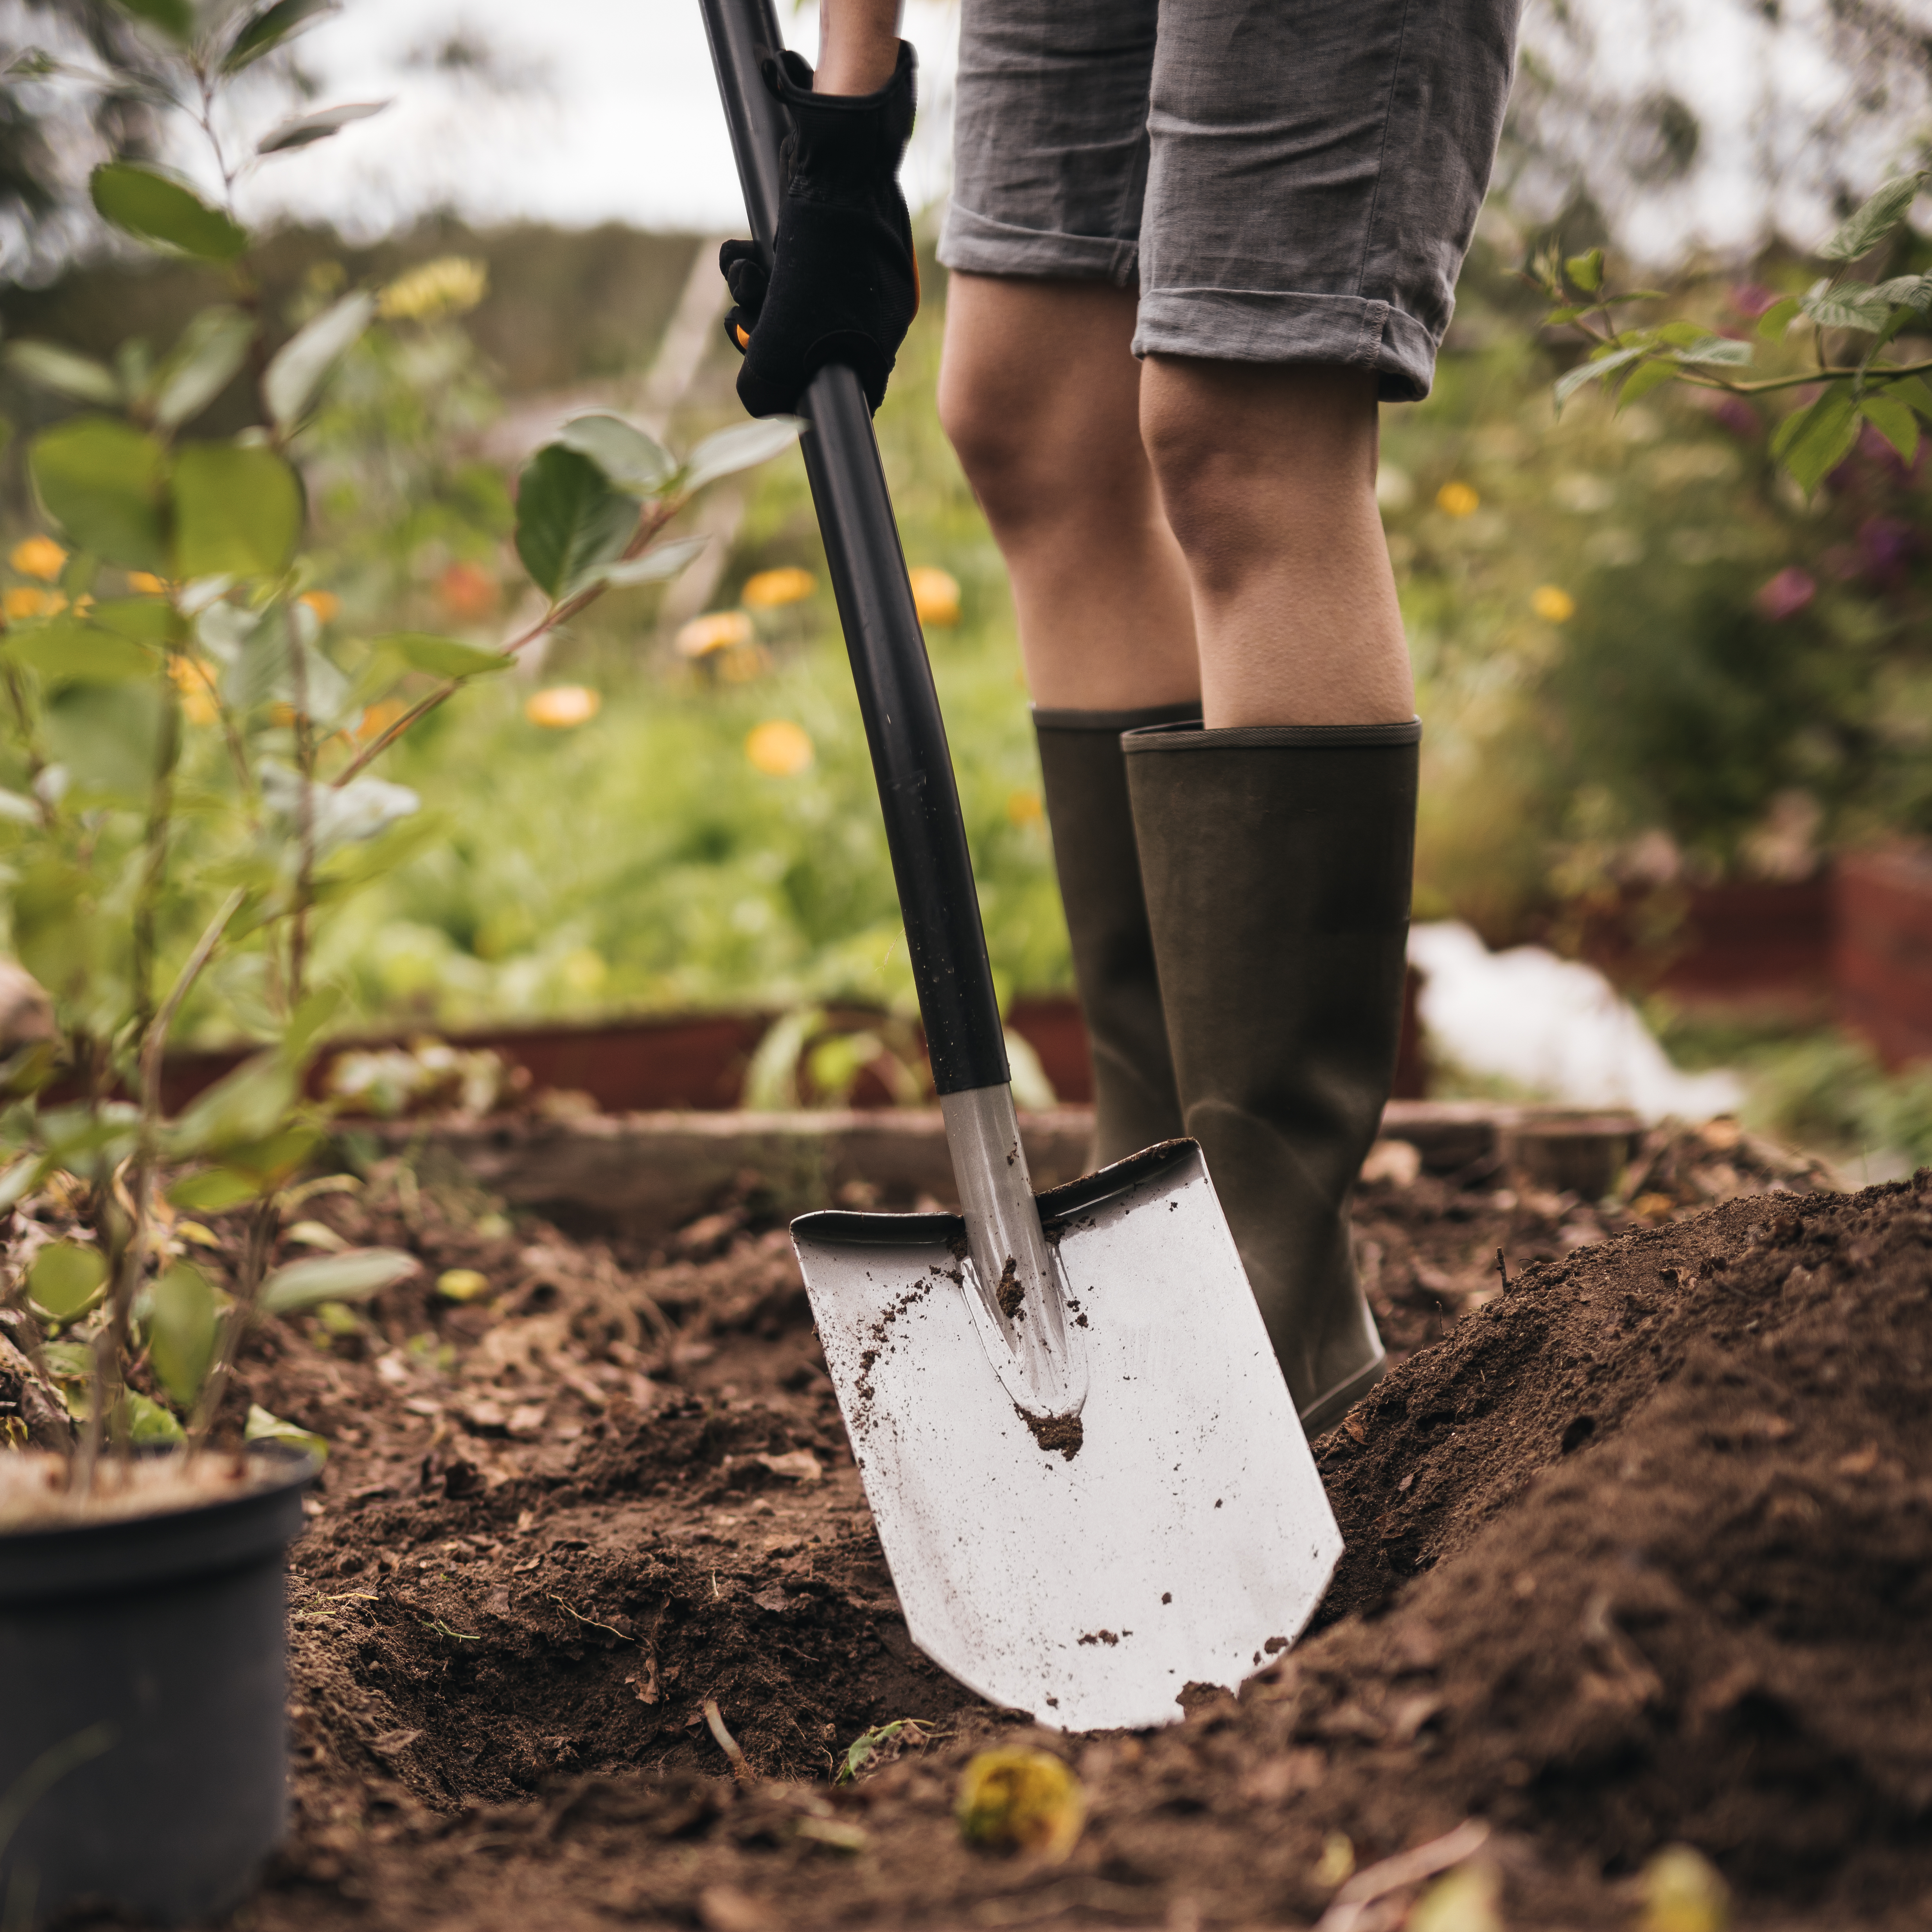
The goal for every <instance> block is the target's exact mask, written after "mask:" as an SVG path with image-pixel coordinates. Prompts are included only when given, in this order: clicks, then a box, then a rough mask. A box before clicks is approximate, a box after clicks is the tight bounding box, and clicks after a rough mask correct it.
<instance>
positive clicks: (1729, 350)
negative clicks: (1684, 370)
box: [1677, 335, 1756, 368]
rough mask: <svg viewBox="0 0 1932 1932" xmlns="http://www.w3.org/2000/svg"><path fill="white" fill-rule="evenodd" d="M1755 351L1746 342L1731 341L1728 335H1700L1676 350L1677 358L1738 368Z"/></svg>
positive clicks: (1749, 358) (1748, 360) (1743, 364)
mask: <svg viewBox="0 0 1932 1932" xmlns="http://www.w3.org/2000/svg"><path fill="white" fill-rule="evenodd" d="M1754 353H1756V352H1755V351H1754V350H1753V349H1752V347H1751V344H1749V343H1748V342H1733V341H1732V340H1731V338H1730V337H1729V336H1728V335H1700V336H1698V337H1697V338H1696V339H1695V340H1694V341H1691V342H1690V343H1688V344H1686V345H1685V347H1683V348H1682V349H1680V350H1679V351H1678V352H1677V359H1678V361H1679V362H1698V363H1704V364H1716V365H1719V366H1720V367H1724V368H1742V367H1743V366H1745V365H1747V364H1748V363H1749V362H1750V361H1751V357H1752V356H1753V355H1754Z"/></svg>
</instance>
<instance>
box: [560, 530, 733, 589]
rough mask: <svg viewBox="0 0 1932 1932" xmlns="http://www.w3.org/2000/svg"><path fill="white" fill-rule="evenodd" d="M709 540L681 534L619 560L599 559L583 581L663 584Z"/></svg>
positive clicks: (624, 584) (617, 583)
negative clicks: (640, 553)
mask: <svg viewBox="0 0 1932 1932" xmlns="http://www.w3.org/2000/svg"><path fill="white" fill-rule="evenodd" d="M710 541H711V539H710V538H709V537H679V538H676V540H675V541H673V542H670V543H664V544H658V546H657V547H656V548H655V550H646V552H645V553H643V556H634V557H631V558H630V559H628V560H627V561H625V562H619V563H600V564H599V565H598V566H597V568H595V570H592V571H586V572H585V573H584V576H583V579H582V580H581V581H583V582H584V583H608V584H612V585H614V586H616V587H617V588H619V589H628V587H629V586H631V585H633V584H637V583H662V582H663V580H664V579H665V578H666V577H675V576H676V574H678V572H679V571H680V570H682V569H683V568H684V567H685V565H686V564H688V563H689V562H690V561H691V559H692V558H693V557H694V556H697V553H698V552H699V551H700V550H703V549H704V548H705V547H706V545H707V544H709V542H710Z"/></svg>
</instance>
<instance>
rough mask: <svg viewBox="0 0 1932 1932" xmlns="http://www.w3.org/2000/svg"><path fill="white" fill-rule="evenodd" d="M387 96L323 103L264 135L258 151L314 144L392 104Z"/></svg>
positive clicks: (273, 151) (282, 151)
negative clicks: (322, 105) (338, 102)
mask: <svg viewBox="0 0 1932 1932" xmlns="http://www.w3.org/2000/svg"><path fill="white" fill-rule="evenodd" d="M388 106H389V103H388V102H387V101H349V102H347V103H345V104H344V105H343V106H341V107H320V108H317V110H316V111H315V112H314V113H313V114H299V115H296V118H294V119H293V121H284V122H283V123H282V124H281V126H280V127H272V128H270V129H269V131H268V133H266V134H264V135H263V136H262V139H261V142H260V145H258V146H257V148H256V150H255V151H256V153H257V154H287V153H288V152H289V151H290V150H291V149H292V148H308V147H312V146H314V144H315V143H316V142H317V141H326V140H327V139H329V136H330V135H332V134H339V133H341V132H342V130H343V129H344V128H345V127H347V126H348V125H349V124H350V121H366V120H368V118H369V117H370V115H372V114H380V113H382V111H383V109H384V108H386V107H388Z"/></svg>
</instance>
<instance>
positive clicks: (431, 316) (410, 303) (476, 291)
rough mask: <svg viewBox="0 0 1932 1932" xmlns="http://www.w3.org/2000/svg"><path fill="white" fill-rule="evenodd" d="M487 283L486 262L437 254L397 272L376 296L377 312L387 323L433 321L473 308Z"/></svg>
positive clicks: (488, 276)
mask: <svg viewBox="0 0 1932 1932" xmlns="http://www.w3.org/2000/svg"><path fill="white" fill-rule="evenodd" d="M489 286H490V271H489V269H488V267H487V265H486V264H485V263H481V262H477V261H472V260H470V259H469V257H467V256H466V255H440V256H438V257H437V259H436V260H434V262H425V263H421V264H420V265H419V266H417V267H416V268H413V269H410V270H409V271H407V273H405V274H403V275H398V277H397V278H396V279H395V281H393V282H392V283H391V284H389V287H387V288H386V289H385V290H383V293H382V294H381V295H380V296H378V297H377V302H376V308H377V313H378V314H380V315H381V316H382V317H383V319H384V320H386V321H389V322H434V320H436V319H437V317H439V316H445V315H462V314H465V313H466V311H469V310H470V309H472V308H475V306H476V305H477V304H478V302H481V300H482V299H483V296H484V292H485V290H487V288H488V287H489Z"/></svg>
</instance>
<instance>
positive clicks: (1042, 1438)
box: [1013, 1403, 1087, 1462]
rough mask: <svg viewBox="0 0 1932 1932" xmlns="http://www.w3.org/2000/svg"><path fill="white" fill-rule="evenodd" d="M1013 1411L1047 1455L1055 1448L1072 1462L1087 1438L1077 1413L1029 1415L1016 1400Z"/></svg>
mask: <svg viewBox="0 0 1932 1932" xmlns="http://www.w3.org/2000/svg"><path fill="white" fill-rule="evenodd" d="M1013 1413H1014V1414H1015V1415H1017V1416H1018V1417H1019V1419H1020V1420H1021V1421H1022V1422H1024V1423H1025V1424H1026V1426H1027V1427H1028V1429H1030V1430H1031V1431H1032V1432H1033V1439H1034V1441H1035V1442H1037V1443H1038V1444H1039V1445H1040V1447H1041V1448H1043V1449H1044V1450H1045V1451H1046V1452H1047V1454H1049V1455H1052V1454H1053V1452H1054V1451H1055V1450H1058V1451H1059V1452H1060V1454H1061V1455H1062V1456H1064V1457H1066V1459H1067V1461H1068V1462H1072V1461H1073V1459H1074V1457H1076V1456H1077V1455H1079V1453H1080V1451H1081V1447H1082V1445H1083V1444H1084V1443H1085V1442H1086V1440H1087V1425H1086V1424H1085V1423H1083V1422H1082V1421H1081V1420H1080V1418H1079V1416H1078V1415H1028V1413H1027V1412H1026V1411H1025V1409H1022V1408H1021V1407H1020V1406H1019V1403H1014V1405H1013Z"/></svg>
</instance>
